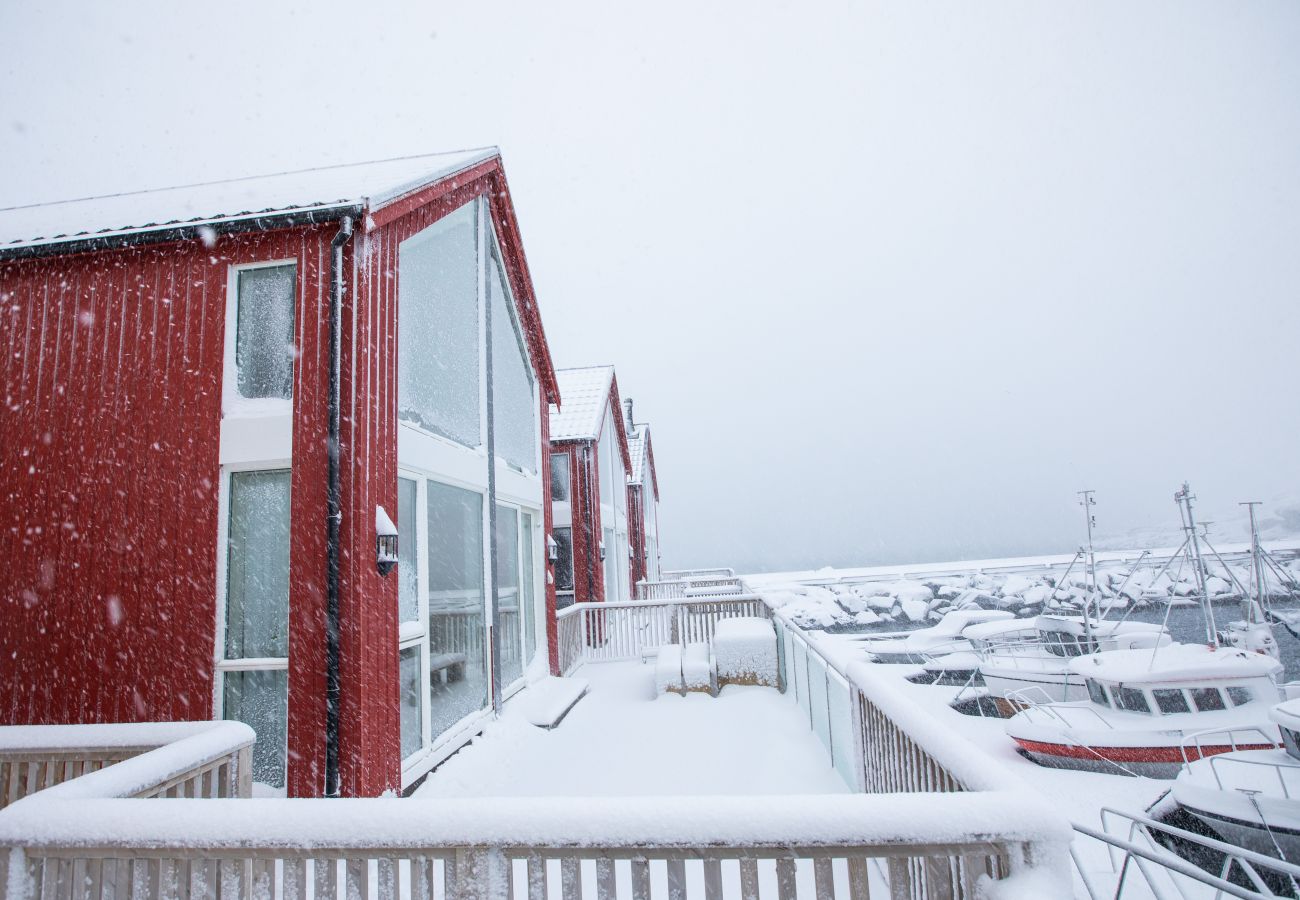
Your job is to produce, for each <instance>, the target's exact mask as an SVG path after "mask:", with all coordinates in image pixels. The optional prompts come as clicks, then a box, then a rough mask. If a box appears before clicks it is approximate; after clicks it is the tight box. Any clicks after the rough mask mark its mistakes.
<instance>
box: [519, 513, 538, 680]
mask: <svg viewBox="0 0 1300 900" xmlns="http://www.w3.org/2000/svg"><path fill="white" fill-rule="evenodd" d="M519 537H520V539H521V541H520V542H521V545H522V546H521V547H520V554H519V555H520V558H521V559H522V560H523V566H524V568H523V573H522V575H523V577H522V578H521V582H522V584H521V587H522V592H521V594H520V600H519V603H520V606H521V607H522V609H523V612H524V668H525V669H527V668H528V665H529V664H530V663H531V662H532V661H533V654H535V653H536V652H537V590H536V585H537V582H536V580H535V578H536V574H535V568H536V566H537V558H536V555H535V554H534V552H533V514H532V513H529V512H526V513H524V514H523V528H522V530H521V531H520V535H519Z"/></svg>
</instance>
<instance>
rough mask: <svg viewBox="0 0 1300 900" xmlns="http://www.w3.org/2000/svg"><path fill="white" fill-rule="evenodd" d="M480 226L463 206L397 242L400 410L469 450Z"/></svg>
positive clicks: (474, 436)
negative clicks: (399, 242)
mask: <svg viewBox="0 0 1300 900" xmlns="http://www.w3.org/2000/svg"><path fill="white" fill-rule="evenodd" d="M477 233H478V226H477V223H476V221H475V204H474V203H472V202H471V203H468V204H466V205H465V206H463V207H461V208H460V209H458V210H456V211H455V212H453V213H451V214H450V215H448V216H446V217H445V218H443V219H441V220H439V221H438V222H436V223H434V224H433V225H431V226H429V227H428V228H426V229H424V231H421V232H420V233H419V234H417V235H415V236H414V237H412V238H410V239H408V240H405V241H403V242H402V244H401V247H400V248H399V249H398V279H397V316H398V328H397V409H398V415H399V416H400V417H401V418H402V419H404V420H406V421H410V422H414V423H415V424H417V425H419V426H420V427H422V428H426V429H428V430H429V431H432V432H434V433H436V434H440V435H443V436H444V437H448V438H451V439H452V440H454V441H458V442H459V443H462V444H465V445H466V446H470V447H477V446H478V445H479V444H480V443H481V435H480V433H479V432H480V429H479V407H480V403H479V307H478V253H477Z"/></svg>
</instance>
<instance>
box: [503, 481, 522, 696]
mask: <svg viewBox="0 0 1300 900" xmlns="http://www.w3.org/2000/svg"><path fill="white" fill-rule="evenodd" d="M517 515H518V514H517V513H516V511H515V509H514V508H513V507H510V506H501V505H500V504H498V505H497V525H496V531H497V569H496V572H497V584H496V591H497V616H498V621H499V624H500V630H498V631H497V634H496V639H497V653H498V654H500V658H501V683H502V684H503V685H508V684H511V683H512V682H514V681H517V680H518V679H519V678H520V677H522V676H523V674H524V667H523V651H522V647H521V646H520V636H521V632H520V628H521V625H520V622H519V520H518V518H517Z"/></svg>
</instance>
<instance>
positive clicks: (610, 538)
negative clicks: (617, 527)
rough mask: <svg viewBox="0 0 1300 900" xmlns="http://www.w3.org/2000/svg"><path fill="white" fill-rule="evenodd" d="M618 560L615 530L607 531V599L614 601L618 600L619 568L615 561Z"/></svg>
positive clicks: (607, 529)
mask: <svg viewBox="0 0 1300 900" xmlns="http://www.w3.org/2000/svg"><path fill="white" fill-rule="evenodd" d="M617 558H618V546H617V545H616V544H615V543H614V529H612V528H606V529H605V599H606V600H608V601H614V600H617V599H618V596H619V594H618V566H617V565H615V563H614V560H615V559H617Z"/></svg>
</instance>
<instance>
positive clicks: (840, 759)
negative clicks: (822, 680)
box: [829, 672, 857, 787]
mask: <svg viewBox="0 0 1300 900" xmlns="http://www.w3.org/2000/svg"><path fill="white" fill-rule="evenodd" d="M829 701H830V711H831V750H832V753H831V757H832V760H833V762H834V763H835V770H836V771H837V772H839V773H840V777H841V778H843V779H844V781H845V782H846V783H847V784H848V785H849V787H854V786H855V785H856V784H857V773H856V772H854V748H855V746H856V744H857V741H856V739H855V738H854V736H853V696H852V692H851V691H850V690H849V683H848V682H847V681H845V680H844V679H843V678H841V677H840V676H839V675H838V674H836V673H835V672H831V673H830V686H829Z"/></svg>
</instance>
